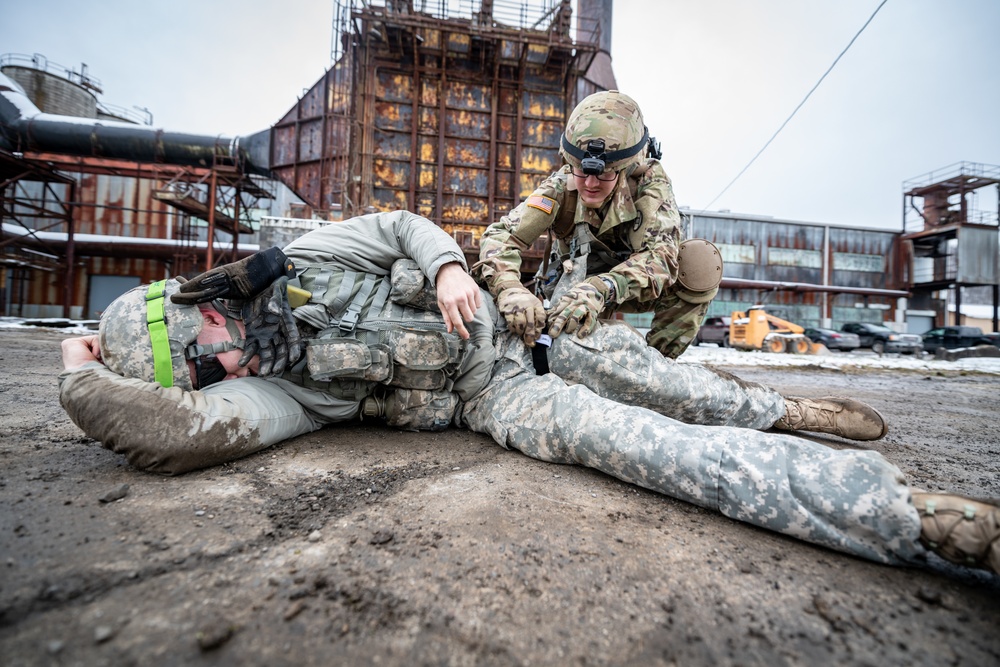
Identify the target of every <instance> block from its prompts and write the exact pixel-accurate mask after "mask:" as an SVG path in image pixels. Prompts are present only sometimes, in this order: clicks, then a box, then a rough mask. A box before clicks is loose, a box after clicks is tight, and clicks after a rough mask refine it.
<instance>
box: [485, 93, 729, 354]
mask: <svg viewBox="0 0 1000 667" xmlns="http://www.w3.org/2000/svg"><path fill="white" fill-rule="evenodd" d="M629 122H630V123H633V124H635V123H636V122H637V123H638V126H639V127H640V128H643V129H644V126H642V121H641V113H640V112H639V109H638V107H637V106H636V105H635V103H634V102H633V101H632V100H631V99H630V98H628V97H627V96H624V95H621V94H618V93H614V91H612V92H611V93H604V94H597V95H593V96H591V97H588V98H587V99H585V100H584V101H583V102H581V103H580V105H579V106H578V107H577V109H575V110H574V112H573V116H572V117H571V118H570V121H569V124H568V125H567V128H566V132H565V134H566V136H568V137H572V138H573V142H574V143H575V144H577V145H580V146H583V145H586V143H587V141H589V140H590V139H596V138H602V137H603V138H606V137H608V136H609V135H610V134H612V133H609V132H608V131H607V128H608V126H609V124H618V125H621V124H623V123H629ZM619 134H620V132H619ZM640 136H642V135H641V130H640ZM621 148H624V146H622V145H620V143H608V144H607V146H606V150H607V151H609V152H611V151H615V150H619V149H621ZM644 153H645V151H643V152H642V153H640V154H639V156H638V157H637V158H636V159H635V160H631V161H630V163H629V164H628V165H627V166H625V168H623V169H621V171H620V172H619V173H618V182H617V184H616V186H615V189H614V191H613V192H612V194H611V196H610V197H609V199H608V201H606V202H605V203H604V204H603V205H602V206H601V207H600V209H593V208H589V207H588V206H586V205H585V204H584V203H583V201H582V200H580V199H579V198H578V197H577V192H576V183H575V180H574V178H573V175H572V170H573V166H572V165H571V164H567V165H564V166H563V167H562V168H561V169H560V170H559V171H557V172H555V173H553V174H551V175H550V176H549V177H548V178H547V179H546V180H545V181H543V182H542V183H541V185H539V186H538V188H537V189H536V190H535V191H534V192H533V193H532V195H531V196H530V197H528V199H526V200H525V201H523V202H521V204H520V205H518V206H517V207H516V208H515V209H514V210H512V211H511V212H510V213H508V214H507V215H505V216H503V217H502V218H501V219H500V220H499V221H498V222H496V223H494V224H492V225H490V226H489V227H488V228H487V229H486V231H485V232H484V233H483V235H482V238H481V239H480V261H479V262H478V263H477V264H476V265H475V266H474V267H473V271H474V274H475V275H476V276H477V278H479V279H480V280H481V281H483V283H484V284H485V285H486V286H487V287H488V288H489V290H490V292H491V293H492V294H493V295H494V296H496V295H497V293H498V285H503V284H509V283H510V281H511V280H517V281H520V279H521V265H522V258H521V253H522V252H523V251H524V250H526V249H527V248H528V247H529V246H530V245H531V244H532V243H533V242H534V241H535V240H536V239H537V238H538V237H539V236H540V235H541V234H542V233H544V232H548V233H549V235H550V243H551V244H552V249H551V254H550V255H549V257H548V258H547V259H546V260H545V264H544V268H543V270H542V272H541V273H542V275H541V276H539V279H538V283H540V284H538V283H536V291H538V289H539V288H541V289H543V290H544V289H546V288H547V289H549V290H551V289H552V287H553V286H554V284H555V282H556V281H557V280H558V278H559V275H560V273H561V272H562V271H563V269H564V262H565V261H566V260H572V259H575V258H576V257H577V256H579V255H581V254H584V255H586V266H585V267H583V266H577V267H574V268H575V269H576V273H577V276H576V277H575V278H574V279H578V280H583V279H584V278H586V277H591V276H596V275H598V274H602V275H604V276H607V277H609V278H610V279H611V280H613V281H614V283H615V298H614V301H613V303H610V304H608V305H607V306H606V308H605V311H604V313H602V316H603V317H611V316H612V315H613V314H614V313H616V312H621V313H645V312H650V311H651V312H652V313H653V320H652V324H651V326H650V331H649V333H648V334H647V336H646V340H647V342H648V343H649V344H650V345H651V346H653V347H655V348H656V349H658V350H660V352H662V353H663V354H664V355H665V356H667V357H670V358H672V359H674V358H677V357H678V356H679V355H680V354H681V353H682V352H683V351H684V350H685V349H687V347H688V346H689V345H690V344H691V342H692V341H693V340H694V338H695V335H696V334H697V333H698V328H699V327H700V326H701V323H702V322H703V321H704V319H705V315H706V313H707V312H708V303H709V302H710V301H711V299H712V298H713V297H714V296H715V294H716V292H717V291H718V290H717V289H713V290H711V291H710V292H707V293H691V292H689V291H687V290H685V289H683V288H682V286H681V285H680V284H678V283H677V277H678V267H677V254H678V248H679V245H680V242H681V240H682V239H681V229H680V214H679V212H678V210H677V203H676V201H675V200H674V193H673V189H672V186H671V183H670V179H669V178H668V177H667V175H666V173H665V172H664V170H663V167H662V166H661V164H660V162H659V161H658V160H656V159H653V158H644V157H642V156H643V154H644ZM552 237H554V242H553V240H552ZM588 244H589V249H588V248H586V246H587V245H588ZM588 250H589V254H588ZM581 269H582V270H581ZM548 295H549V294H547V296H548Z"/></svg>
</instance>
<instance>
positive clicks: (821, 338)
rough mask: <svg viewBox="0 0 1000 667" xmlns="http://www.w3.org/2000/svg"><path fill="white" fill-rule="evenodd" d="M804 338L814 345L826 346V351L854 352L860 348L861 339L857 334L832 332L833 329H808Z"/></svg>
mask: <svg viewBox="0 0 1000 667" xmlns="http://www.w3.org/2000/svg"><path fill="white" fill-rule="evenodd" d="M804 333H805V334H806V338H808V339H809V340H811V341H812V342H814V343H822V344H823V345H826V349H828V350H847V351H850V350H856V349H858V348H859V347H861V338H859V337H858V335H857V334H852V333H847V332H846V331H834V330H833V329H819V328H813V327H808V328H806V330H805V332H804Z"/></svg>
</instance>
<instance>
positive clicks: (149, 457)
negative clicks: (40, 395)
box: [59, 343, 346, 475]
mask: <svg viewBox="0 0 1000 667" xmlns="http://www.w3.org/2000/svg"><path fill="white" fill-rule="evenodd" d="M85 345H86V344H85V343H81V345H76V344H73V343H71V344H70V345H69V348H70V356H69V358H67V357H66V354H65V350H66V346H64V348H63V349H64V360H65V363H66V365H67V366H70V364H73V367H72V368H68V369H67V370H65V371H63V373H62V374H61V375H60V376H59V402H60V403H61V404H62V406H63V408H64V409H65V410H66V413H67V414H68V415H69V416H70V419H72V420H73V423H75V424H76V425H77V426H79V427H80V429H82V430H83V432H84V433H86V434H87V435H88V436H89V437H91V438H93V439H95V440H98V441H100V442H101V443H103V444H104V446H105V447H107V448H108V449H111V450H113V451H115V452H118V453H121V454H124V455H125V456H126V458H128V460H129V462H130V463H131V464H132V465H134V466H135V467H137V468H140V469H142V470H148V471H150V472H157V473H163V474H168V475H176V474H179V473H183V472H187V471H189V470H194V469H197V468H204V467H208V466H212V465H217V464H219V463H224V462H226V461H232V460H234V459H237V458H240V457H243V456H247V455H248V454H252V453H253V452H256V451H259V450H261V449H264V448H266V447H269V446H271V445H273V444H276V443H278V442H281V441H282V440H286V439H288V438H291V437H294V436H296V435H300V434H303V433H308V432H310V431H313V430H315V429H317V428H319V427H320V426H321V425H322V423H321V421H320V420H318V419H316V418H315V417H314V416H313V415H311V414H310V413H308V412H307V411H306V410H305V409H304V408H303V407H302V406H301V405H300V404H299V403H298V402H296V401H295V400H294V398H293V397H292V395H291V394H289V393H287V392H285V391H283V390H282V389H281V388H280V387H279V386H278V385H277V384H275V383H273V382H269V381H267V380H262V379H258V378H240V379H237V380H231V381H228V382H220V383H218V384H216V385H213V386H211V387H208V388H206V389H205V390H203V391H184V390H182V389H180V388H178V387H171V388H169V389H166V388H164V387H162V386H160V385H159V384H157V383H155V382H143V381H142V380H135V379H131V378H124V377H122V376H120V375H118V374H116V373H114V372H112V371H110V370H108V369H107V368H106V367H104V366H103V365H102V364H101V363H100V362H98V361H96V360H90V361H86V360H85V359H84V356H85V355H84V353H83V349H84V348H85ZM91 349H92V348H91ZM95 356H96V355H95ZM81 360H82V361H84V363H82V364H77V362H78V361H81ZM345 418H346V417H345Z"/></svg>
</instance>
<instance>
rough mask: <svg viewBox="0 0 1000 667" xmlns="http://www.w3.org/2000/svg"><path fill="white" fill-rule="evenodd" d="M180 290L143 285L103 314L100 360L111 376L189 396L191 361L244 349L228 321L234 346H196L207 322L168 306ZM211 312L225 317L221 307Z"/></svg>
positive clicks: (172, 284) (169, 283) (174, 284)
mask: <svg viewBox="0 0 1000 667" xmlns="http://www.w3.org/2000/svg"><path fill="white" fill-rule="evenodd" d="M180 284H181V283H180V282H179V281H177V280H174V279H171V280H161V281H158V282H155V283H152V284H150V285H142V286H140V287H136V288H134V289H132V290H129V291H128V292H126V293H125V294H123V295H121V296H120V297H118V298H117V299H115V300H114V301H113V302H112V303H111V305H109V306H108V307H107V309H105V311H104V314H103V315H102V316H101V323H100V328H99V336H100V343H101V359H102V361H103V362H104V364H105V365H106V366H107V367H108V368H109V369H110V370H112V371H114V372H115V373H118V374H119V375H123V376H125V377H130V378H135V379H138V380H144V381H146V382H158V383H159V384H161V385H162V386H164V387H180V388H181V389H185V390H188V391H190V390H191V389H193V385H192V383H191V373H190V370H189V367H188V361H189V360H192V359H195V358H198V357H202V356H204V355H210V354H216V353H219V352H225V351H227V350H233V349H238V348H242V346H243V337H242V336H241V334H240V332H239V330H238V329H237V328H236V325H235V323H234V322H233V321H232V319H231V318H229V317H228V316H226V327H227V329H228V330H229V332H230V334H231V336H232V341H227V342H225V343H215V344H212V345H199V344H198V342H197V341H198V334H200V333H201V330H202V327H203V326H204V324H205V318H204V315H202V312H201V308H199V307H198V306H195V305H179V304H176V303H174V302H172V301H171V300H170V295H171V294H173V293H174V292H176V291H177V289H178V288H179V287H180ZM211 306H212V307H214V308H215V309H216V310H218V311H219V312H220V313H222V314H223V315H225V314H226V313H225V309H224V308H222V306H221V305H219V304H215V303H213V304H211ZM220 379H221V378H220ZM202 384H205V383H202Z"/></svg>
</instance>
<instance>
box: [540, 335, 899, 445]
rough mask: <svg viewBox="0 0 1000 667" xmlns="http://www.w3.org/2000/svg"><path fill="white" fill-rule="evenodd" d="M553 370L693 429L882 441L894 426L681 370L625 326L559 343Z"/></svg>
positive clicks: (707, 372) (715, 374)
mask: <svg viewBox="0 0 1000 667" xmlns="http://www.w3.org/2000/svg"><path fill="white" fill-rule="evenodd" d="M549 367H550V368H551V369H552V372H553V373H555V374H556V375H559V376H560V377H561V378H563V379H564V380H566V381H567V382H573V383H579V384H582V385H585V386H587V387H589V388H590V389H591V390H592V391H594V392H595V393H597V394H598V395H600V396H603V397H605V398H610V399H612V400H615V401H618V402H620V403H628V404H629V405H638V406H641V407H644V408H649V409H650V410H655V411H656V412H659V413H660V414H663V415H666V416H668V417H672V418H673V419H679V420H680V421H682V422H686V423H688V424H703V425H711V426H716V425H718V426H740V427H743V428H754V429H767V428H771V427H772V426H773V427H774V428H778V429H782V430H789V431H812V432H818V433H833V434H835V435H839V436H841V437H843V438H851V439H853V440H878V439H879V438H882V437H884V436H885V434H886V433H887V432H888V430H889V427H888V424H887V423H886V421H885V419H884V418H883V417H882V415H881V414H879V412H878V411H877V410H875V409H874V408H872V407H871V406H870V405H867V404H865V403H862V402H861V401H855V400H853V399H849V398H840V397H826V398H818V399H810V398H792V397H782V396H781V395H780V394H778V392H776V391H774V390H773V389H771V388H769V387H765V386H764V385H760V384H757V383H755V382H747V381H745V380H741V379H740V378H738V377H736V376H734V375H732V374H730V373H726V372H725V371H719V370H714V369H711V368H707V367H704V366H700V365H697V364H688V363H677V362H675V361H674V360H672V359H668V358H666V357H664V356H663V355H661V354H660V353H659V352H658V351H657V350H654V349H653V348H651V347H649V346H648V345H646V344H645V341H643V339H642V336H641V335H640V334H639V333H638V332H637V331H635V330H634V329H632V328H631V327H630V326H628V325H627V324H625V323H623V322H617V321H610V322H602V323H601V326H599V327H598V328H597V330H596V331H595V332H594V333H593V334H591V335H590V336H587V337H586V338H582V339H581V338H577V337H575V336H565V335H564V336H559V337H558V338H556V339H555V341H554V342H553V344H552V347H551V348H550V350H549Z"/></svg>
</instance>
